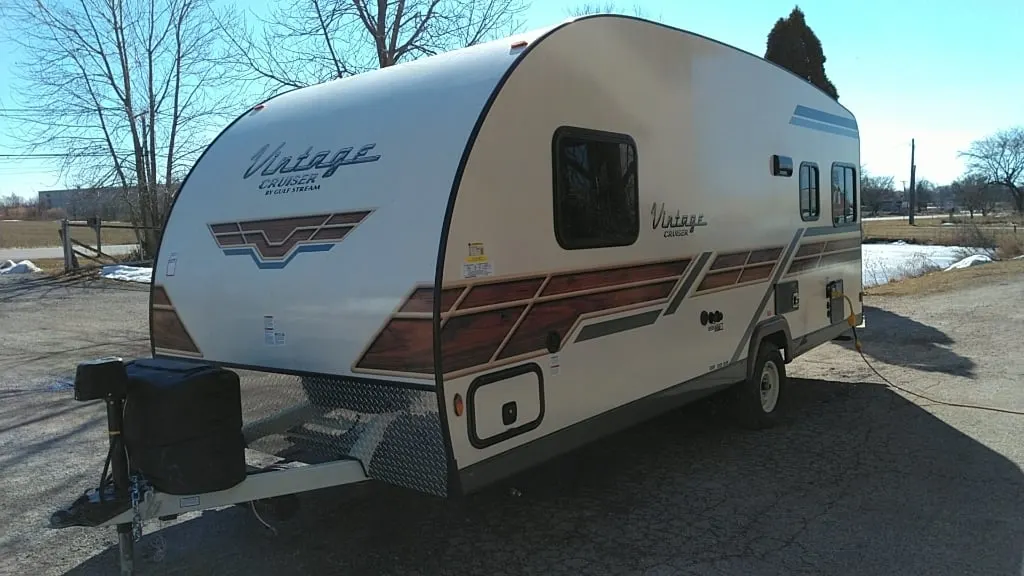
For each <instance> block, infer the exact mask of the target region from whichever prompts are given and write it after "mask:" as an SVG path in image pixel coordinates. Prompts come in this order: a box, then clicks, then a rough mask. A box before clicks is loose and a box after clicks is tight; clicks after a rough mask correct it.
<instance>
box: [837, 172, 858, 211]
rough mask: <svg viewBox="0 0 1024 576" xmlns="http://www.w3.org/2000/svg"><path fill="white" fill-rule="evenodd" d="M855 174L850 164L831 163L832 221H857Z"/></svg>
mask: <svg viewBox="0 0 1024 576" xmlns="http://www.w3.org/2000/svg"><path fill="white" fill-rule="evenodd" d="M856 183H857V174H856V171H855V170H854V169H853V167H852V166H846V165H840V164H833V165H832V222H833V224H846V223H849V222H856V221H857V211H858V207H857V194H856Z"/></svg>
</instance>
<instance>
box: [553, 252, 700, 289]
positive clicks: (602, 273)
mask: <svg viewBox="0 0 1024 576" xmlns="http://www.w3.org/2000/svg"><path fill="white" fill-rule="evenodd" d="M689 265H690V259H689V258H684V259H681V260H675V261H672V262H658V263H655V264H645V265H640V266H621V267H617V268H610V269H605V270H593V271H588V272H566V273H562V274H556V275H555V276H553V277H552V278H551V281H549V282H548V284H547V286H545V287H544V292H543V293H542V294H541V296H550V295H553V294H566V293H569V292H578V291H581V290H592V289H595V288H608V287H611V286H617V285H620V284H626V283H629V282H642V281H645V280H655V279H658V278H671V277H678V276H679V275H680V274H682V273H683V272H684V271H685V270H686V267H687V266H689Z"/></svg>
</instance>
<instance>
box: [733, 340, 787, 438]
mask: <svg viewBox="0 0 1024 576" xmlns="http://www.w3.org/2000/svg"><path fill="white" fill-rule="evenodd" d="M787 388H788V380H787V378H786V364H785V362H784V361H783V358H782V353H781V352H779V348H778V346H776V345H775V344H773V343H771V342H762V343H761V345H760V346H759V347H758V350H757V361H756V362H755V363H754V370H753V371H752V372H751V375H750V377H749V378H747V379H746V380H744V381H743V382H741V383H740V384H738V385H737V386H735V387H734V392H735V398H734V406H735V415H736V419H737V421H738V423H739V424H740V426H743V427H744V428H749V429H752V430H760V429H763V428H770V427H771V426H774V425H775V424H777V423H778V421H779V418H780V415H781V412H782V408H783V406H784V403H785V399H786V391H787Z"/></svg>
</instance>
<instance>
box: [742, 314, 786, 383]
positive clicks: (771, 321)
mask: <svg viewBox="0 0 1024 576" xmlns="http://www.w3.org/2000/svg"><path fill="white" fill-rule="evenodd" d="M765 340H770V341H772V342H774V343H775V345H776V346H778V347H779V349H780V350H782V355H783V358H784V360H785V362H786V364H789V363H790V362H791V361H792V354H791V350H792V343H793V339H792V337H791V335H790V331H789V322H787V321H786V317H785V316H772V317H771V318H768V319H767V320H763V321H761V322H760V323H759V324H758V325H757V326H755V327H754V331H753V333H752V334H751V335H750V353H749V354H747V377H748V378H749V377H751V375H752V374H753V370H754V364H755V363H756V362H757V352H758V349H759V348H760V347H761V343H762V342H764V341H765Z"/></svg>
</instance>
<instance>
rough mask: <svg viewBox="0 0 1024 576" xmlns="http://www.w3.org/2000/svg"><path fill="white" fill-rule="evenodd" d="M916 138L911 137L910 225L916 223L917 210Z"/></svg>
mask: <svg viewBox="0 0 1024 576" xmlns="http://www.w3.org/2000/svg"><path fill="white" fill-rule="evenodd" d="M914 148H915V144H914V139H913V138H911V139H910V225H911V226H913V225H914V212H917V188H916V187H915V186H914V181H915V177H916V175H917V165H916V164H914Z"/></svg>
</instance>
